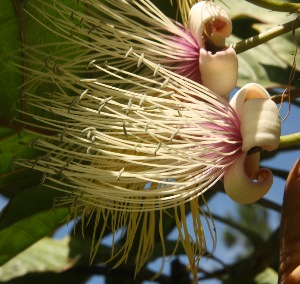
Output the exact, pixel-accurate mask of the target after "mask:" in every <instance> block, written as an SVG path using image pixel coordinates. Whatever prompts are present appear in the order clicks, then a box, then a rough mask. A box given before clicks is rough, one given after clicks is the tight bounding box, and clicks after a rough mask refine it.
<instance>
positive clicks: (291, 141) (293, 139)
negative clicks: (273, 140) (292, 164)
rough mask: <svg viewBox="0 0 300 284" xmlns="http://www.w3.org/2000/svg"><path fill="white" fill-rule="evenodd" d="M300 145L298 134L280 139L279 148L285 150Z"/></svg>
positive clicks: (299, 135)
mask: <svg viewBox="0 0 300 284" xmlns="http://www.w3.org/2000/svg"><path fill="white" fill-rule="evenodd" d="M299 144H300V132H298V133H293V134H289V135H284V136H281V137H280V143H279V148H286V147H291V146H296V145H299Z"/></svg>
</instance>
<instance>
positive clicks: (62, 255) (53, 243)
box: [0, 237, 75, 281]
mask: <svg viewBox="0 0 300 284" xmlns="http://www.w3.org/2000/svg"><path fill="white" fill-rule="evenodd" d="M69 240H70V238H69V237H66V238H64V239H61V240H54V239H51V238H49V237H46V238H43V239H41V240H40V241H38V242H36V243H35V244H34V245H32V246H31V247H29V248H28V249H26V250H24V251H23V252H22V253H20V254H18V255H17V256H16V257H14V258H12V259H11V260H10V261H8V262H7V263H5V264H4V265H3V266H1V267H0V281H7V280H10V279H13V278H15V277H19V276H22V275H24V274H26V273H30V272H46V271H47V272H50V271H53V272H56V273H58V272H61V271H64V270H66V269H68V268H70V267H71V266H72V265H73V264H74V263H75V262H74V261H72V259H69Z"/></svg>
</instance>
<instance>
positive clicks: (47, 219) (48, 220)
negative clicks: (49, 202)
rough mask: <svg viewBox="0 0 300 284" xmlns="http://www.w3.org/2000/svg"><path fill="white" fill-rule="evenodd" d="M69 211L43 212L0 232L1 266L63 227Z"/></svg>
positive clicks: (63, 209)
mask: <svg viewBox="0 0 300 284" xmlns="http://www.w3.org/2000/svg"><path fill="white" fill-rule="evenodd" d="M67 216H68V209H66V208H57V209H55V211H53V210H47V211H42V212H40V213H38V214H36V215H33V216H30V217H27V218H24V219H22V220H20V221H18V222H16V223H14V224H13V225H11V226H9V227H7V228H6V229H4V230H2V231H0V265H3V264H4V263H6V262H7V261H9V260H10V259H12V258H13V257H14V256H16V255H17V254H18V253H20V252H22V251H23V250H25V249H26V248H28V247H29V246H31V245H32V244H34V243H35V242H37V241H38V240H40V239H41V238H43V237H45V236H47V235H49V234H50V233H51V232H52V231H53V230H55V229H56V228H58V227H59V226H61V224H62V222H64V221H65V219H66V217H67Z"/></svg>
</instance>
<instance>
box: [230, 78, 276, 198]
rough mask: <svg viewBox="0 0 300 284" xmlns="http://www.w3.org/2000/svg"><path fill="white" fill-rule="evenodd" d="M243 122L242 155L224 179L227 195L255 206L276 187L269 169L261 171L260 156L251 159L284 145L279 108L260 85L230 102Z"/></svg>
mask: <svg viewBox="0 0 300 284" xmlns="http://www.w3.org/2000/svg"><path fill="white" fill-rule="evenodd" d="M230 104H231V106H232V107H233V108H234V109H235V110H236V112H237V114H238V116H239V118H240V121H241V128H240V132H241V135H242V139H243V146H242V154H241V155H240V157H239V158H238V159H237V160H236V161H235V163H234V164H233V165H232V166H231V167H230V168H229V169H228V170H227V171H226V173H225V175H224V187H225V191H226V193H227V194H228V195H229V196H230V197H231V198H232V199H233V200H235V201H236V202H238V203H252V202H255V201H257V200H258V199H260V198H261V197H262V196H264V195H265V194H266V193H267V192H268V191H269V189H270V187H271V185H272V183H273V175H272V172H271V171H270V170H269V169H265V168H263V169H259V156H260V153H259V152H256V153H253V154H251V155H248V153H249V151H251V149H255V148H256V147H259V148H261V149H263V150H267V151H272V150H275V149H277V147H278V145H279V142H280V131H281V122H280V115H279V111H278V109H277V106H276V104H275V103H274V102H273V101H272V100H271V98H270V95H269V94H268V92H267V91H266V90H265V89H264V88H263V87H261V86H260V85H258V84H255V83H250V84H247V85H246V86H244V87H243V88H241V89H240V90H239V91H238V92H237V93H236V94H235V96H234V97H233V98H232V100H231V101H230Z"/></svg>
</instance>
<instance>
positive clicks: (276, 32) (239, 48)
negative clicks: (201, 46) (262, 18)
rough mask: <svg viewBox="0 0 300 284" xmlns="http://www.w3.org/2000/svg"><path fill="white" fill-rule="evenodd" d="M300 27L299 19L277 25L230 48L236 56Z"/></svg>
mask: <svg viewBox="0 0 300 284" xmlns="http://www.w3.org/2000/svg"><path fill="white" fill-rule="evenodd" d="M299 27H300V19H299V18H297V19H295V20H292V21H290V22H288V23H285V24H283V25H278V26H276V27H274V28H271V29H269V30H267V31H265V32H262V33H260V34H259V35H256V36H253V37H250V38H248V39H246V40H242V41H239V42H237V43H234V44H232V45H231V46H232V48H234V50H235V51H236V53H237V54H239V53H242V52H245V51H247V50H249V49H251V48H254V47H256V46H258V45H260V44H263V43H265V42H267V41H269V40H271V39H273V38H276V37H278V36H280V35H283V34H286V33H288V32H291V31H294V30H296V29H298V28H299Z"/></svg>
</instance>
